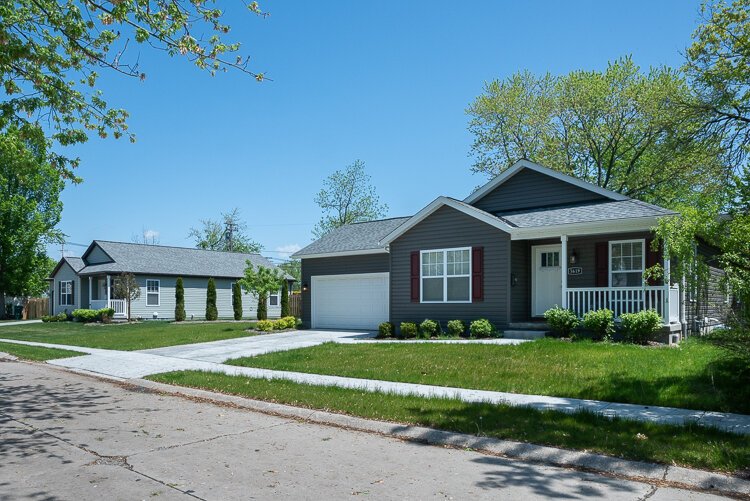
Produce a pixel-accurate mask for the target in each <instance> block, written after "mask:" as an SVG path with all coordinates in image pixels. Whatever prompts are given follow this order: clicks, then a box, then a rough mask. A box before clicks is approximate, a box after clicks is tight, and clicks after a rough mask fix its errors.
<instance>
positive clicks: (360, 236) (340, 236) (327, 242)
mask: <svg viewBox="0 0 750 501" xmlns="http://www.w3.org/2000/svg"><path fill="white" fill-rule="evenodd" d="M409 219H410V218H408V217H394V218H391V219H381V220H378V221H368V222H366V223H354V224H347V225H346V226H341V227H340V228H336V229H335V230H333V231H331V232H330V233H328V234H327V235H324V236H323V237H321V238H319V239H318V240H316V241H314V242H313V243H311V244H310V245H308V246H307V247H305V248H304V249H302V250H300V251H297V252H296V253H295V254H294V255H293V256H292V257H305V256H311V255H315V254H328V253H333V252H346V251H361V250H373V249H382V248H383V245H382V244H381V243H380V240H382V239H383V237H385V236H386V235H387V234H389V233H390V232H392V231H393V230H395V229H396V228H398V227H399V226H401V225H402V224H403V223H404V222H405V221H408V220H409Z"/></svg>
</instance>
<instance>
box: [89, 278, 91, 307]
mask: <svg viewBox="0 0 750 501" xmlns="http://www.w3.org/2000/svg"><path fill="white" fill-rule="evenodd" d="M89 309H91V275H89Z"/></svg>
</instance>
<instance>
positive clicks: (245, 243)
mask: <svg viewBox="0 0 750 501" xmlns="http://www.w3.org/2000/svg"><path fill="white" fill-rule="evenodd" d="M188 238H192V239H193V240H194V241H195V246H196V247H197V248H199V249H206V250H213V251H221V252H239V253H245V254H253V253H259V252H260V251H261V250H263V246H262V245H261V244H259V243H258V242H256V241H254V240H252V239H251V238H250V237H249V236H248V235H247V223H246V222H245V221H244V220H243V219H242V218H241V217H240V210H239V209H237V208H234V209H232V210H231V211H229V212H225V213H222V214H221V219H202V220H201V224H200V227H197V228H190V233H189V234H188Z"/></svg>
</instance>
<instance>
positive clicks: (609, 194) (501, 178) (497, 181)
mask: <svg viewBox="0 0 750 501" xmlns="http://www.w3.org/2000/svg"><path fill="white" fill-rule="evenodd" d="M524 169H529V170H533V171H536V172H539V173H540V174H545V175H547V176H550V177H553V178H555V179H557V180H560V181H563V182H566V183H569V184H571V185H573V186H577V187H578V188H582V189H584V190H588V191H590V192H592V193H596V194H597V195H601V196H603V197H605V198H609V199H611V200H629V199H630V198H629V197H627V196H625V195H622V194H620V193H617V192H614V191H612V190H608V189H606V188H601V187H599V186H597V185H595V184H592V183H587V182H586V181H582V180H580V179H578V178H575V177H573V176H568V175H567V174H563V173H562V172H558V171H556V170H552V169H550V168H548V167H544V166H542V165H539V164H537V163H534V162H531V161H529V160H519V161H517V162H516V163H514V164H513V165H512V166H511V167H510V168H508V169H507V170H505V171H504V172H502V173H501V174H500V175H498V176H497V177H495V178H493V179H492V180H491V181H489V182H488V183H486V184H485V185H483V186H480V187H479V188H478V189H477V190H475V191H474V192H473V193H472V194H471V195H469V196H468V197H466V198H465V199H464V202H466V203H468V204H473V203H474V202H476V201H477V200H479V199H481V198H482V197H484V196H485V195H487V194H489V193H491V192H492V191H493V190H494V189H495V188H497V187H498V186H500V185H501V184H503V183H504V182H506V181H508V180H509V179H510V178H512V177H513V176H515V175H516V174H518V173H519V172H521V171H522V170H524Z"/></svg>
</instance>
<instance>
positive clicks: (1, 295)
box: [0, 291, 5, 320]
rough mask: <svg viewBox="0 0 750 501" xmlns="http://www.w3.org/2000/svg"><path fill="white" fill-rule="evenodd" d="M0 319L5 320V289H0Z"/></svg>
mask: <svg viewBox="0 0 750 501" xmlns="http://www.w3.org/2000/svg"><path fill="white" fill-rule="evenodd" d="M0 320H5V291H0Z"/></svg>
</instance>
